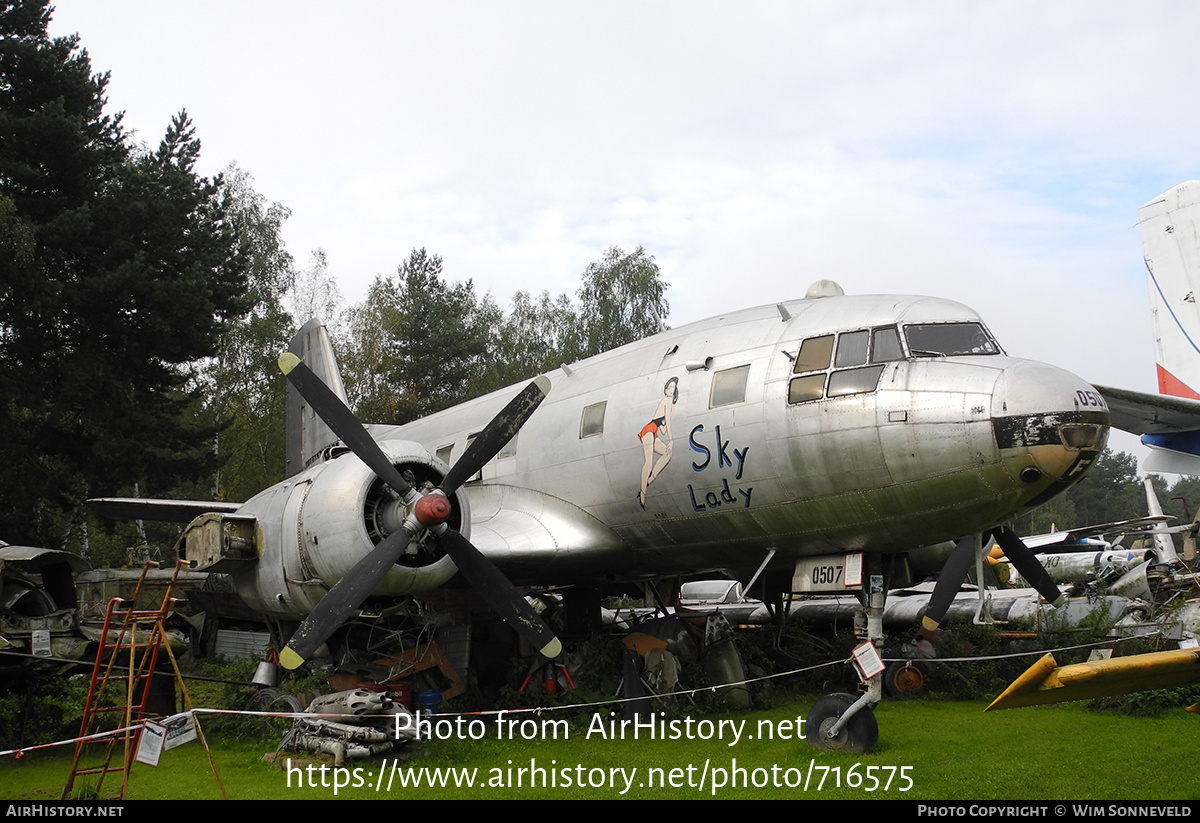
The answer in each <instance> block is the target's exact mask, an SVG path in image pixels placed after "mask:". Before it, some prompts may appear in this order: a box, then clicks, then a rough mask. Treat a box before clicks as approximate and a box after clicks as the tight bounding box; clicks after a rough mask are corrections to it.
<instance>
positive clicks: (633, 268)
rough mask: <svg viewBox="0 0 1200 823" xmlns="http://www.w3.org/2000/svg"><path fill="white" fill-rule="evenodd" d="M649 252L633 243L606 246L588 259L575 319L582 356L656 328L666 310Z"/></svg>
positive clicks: (659, 278)
mask: <svg viewBox="0 0 1200 823" xmlns="http://www.w3.org/2000/svg"><path fill="white" fill-rule="evenodd" d="M668 285H669V284H668V283H664V282H663V280H662V275H661V273H660V271H659V269H658V264H657V263H655V262H654V256H653V255H650V254H647V253H646V250H645V249H643V248H642V247H641V246H638V247H637V248H636V249H635V250H634V251H633V252H631V253H626V252H625V251H623V250H622V249H619V248H617V247H616V246H611V247H609V248H608V249H607V250H606V251H605V252H604V257H602V258H601V259H599V260H595V261H593V262H591V263H589V264H588V267H587V269H586V270H585V271H584V273H583V284H582V285H581V286H580V287H579V320H580V324H581V326H582V335H583V351H582V352H581V353H580V356H582V357H587V356H590V355H593V354H599V353H600V352H603V351H608V350H609V349H615V348H617V347H618V346H623V345H625V344H626V343H632V342H633V341H634V340H640V339H642V338H643V337H646V336H648V335H651V334H654V333H655V332H657V331H659V329H660V328H661V325H662V323H663V322H664V321H665V320H666V317H667V314H668V313H669V312H670V306H669V305H668V304H667V299H666V296H665V295H666V291H667V287H668Z"/></svg>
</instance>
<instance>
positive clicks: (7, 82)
mask: <svg viewBox="0 0 1200 823" xmlns="http://www.w3.org/2000/svg"><path fill="white" fill-rule="evenodd" d="M49 20H50V9H49V7H48V5H47V3H46V2H44V0H42V1H39V0H26V1H25V2H5V3H0V226H2V227H3V230H4V236H3V240H2V241H0V245H2V246H5V247H8V248H12V249H16V251H17V254H15V255H13V256H10V255H8V254H3V255H0V431H3V438H2V439H0V536H2V537H3V538H4V539H7V540H8V541H10V542H25V543H31V544H35V545H37V544H40V545H50V546H58V545H62V543H63V535H64V530H65V529H66V527H67V525H68V524H69V523H70V522H71V520H72V519H73V518H74V517H77V516H78V513H79V510H80V503H81V501H82V500H83V499H84V498H85V497H86V496H88V495H90V494H100V493H115V492H117V491H118V490H120V489H122V488H124V489H130V488H132V486H133V484H134V483H137V484H139V488H140V489H141V490H142V491H143V492H146V493H150V494H154V493H156V492H162V491H164V490H165V489H167V488H169V487H170V486H172V485H174V484H175V483H176V482H177V481H178V480H179V479H181V478H183V477H188V476H196V475H199V474H202V473H204V472H206V471H209V470H211V468H212V466H213V463H214V461H215V456H214V454H213V452H212V449H211V446H210V440H211V437H212V435H213V434H214V427H213V426H212V425H211V424H204V423H202V422H200V421H201V418H200V417H199V416H198V415H197V414H196V410H197V405H198V402H199V395H198V389H197V383H196V381H195V379H194V366H193V364H194V363H196V362H197V361H199V360H201V359H202V358H207V357H212V356H213V355H214V354H215V353H216V350H217V349H216V347H217V341H218V338H219V333H220V331H221V328H222V326H223V324H225V323H228V322H230V321H231V320H233V319H234V318H236V317H238V316H240V314H241V313H243V312H244V311H245V309H246V307H247V304H248V301H247V298H246V296H245V292H246V273H245V267H244V264H243V254H242V251H241V239H240V238H239V236H238V234H237V232H236V231H235V229H234V227H233V226H232V225H231V223H230V222H229V221H227V220H226V219H225V214H224V212H223V210H222V202H221V199H220V196H219V193H220V187H219V181H211V180H207V179H204V178H202V177H200V176H198V175H197V174H196V171H195V162H196V158H197V156H198V154H199V150H200V143H199V141H198V140H197V139H196V137H195V132H194V129H193V128H192V125H191V122H190V120H189V119H188V118H187V115H186V113H181V114H180V115H179V116H178V117H176V118H175V120H174V121H173V122H172V124H171V126H170V128H169V129H168V131H167V134H166V136H165V137H164V139H163V141H162V143H161V144H160V145H159V147H158V149H157V150H156V151H152V152H134V151H133V150H131V149H130V147H129V145H128V143H127V141H126V138H125V136H124V134H123V133H122V130H121V126H120V121H121V118H120V116H119V115H118V116H108V115H105V114H104V105H105V98H104V89H105V84H106V83H107V80H108V76H107V75H105V74H100V75H96V74H93V73H92V69H91V64H90V61H89V59H88V56H87V52H86V51H84V50H82V49H81V48H79V44H78V40H77V38H75V37H65V38H57V39H51V38H50V37H49V35H48V33H47V25H48V23H49Z"/></svg>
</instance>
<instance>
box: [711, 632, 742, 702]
mask: <svg viewBox="0 0 1200 823" xmlns="http://www.w3.org/2000/svg"><path fill="white" fill-rule="evenodd" d="M704 671H705V673H706V674H707V675H708V680H709V682H710V683H713V684H714V685H725V684H728V683H743V684H744V682H745V680H746V670H745V669H744V668H743V666H742V658H741V655H739V654H738V650H737V646H736V645H735V644H734V641H733V638H731V637H729V638H726V639H724V640H718V641H717V642H716V643H713V644H712V645H710V646H708V647H707V648H705V650H704ZM719 694H720V696H721V698H722V700H723V701H724V703H725V704H726V705H727V706H728V707H729V708H731V709H745V708H748V707H749V706H750V703H751V699H750V690H749V689H747V688H746V686H745V685H740V686H734V687H732V688H728V689H721V690H720V692H719Z"/></svg>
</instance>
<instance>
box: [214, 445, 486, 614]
mask: <svg viewBox="0 0 1200 823" xmlns="http://www.w3.org/2000/svg"><path fill="white" fill-rule="evenodd" d="M379 446H380V448H381V449H382V450H383V452H384V454H385V455H386V456H387V458H388V459H389V460H390V461H391V462H392V463H393V464H394V465H395V466H396V468H397V469H399V470H400V471H401V472H402V473H404V472H411V474H412V476H413V486H414V487H416V488H418V489H422V488H425V487H426V484H427V483H428V484H429V485H430V486H436V485H437V484H438V483H439V482H440V481H441V479H442V477H443V476H445V474H446V472H447V471H448V470H449V467H448V466H447V465H446V464H445V463H443V462H442V461H441V460H439V459H438V458H437V457H436V456H434V455H432V454H430V453H429V451H428V450H427V449H425V448H424V447H422V446H421V445H419V444H417V443H412V442H409V441H401V440H389V441H381V442H380V443H379ZM448 502H449V504H450V509H451V510H450V514H449V517H448V519H447V520H446V523H447V525H449V526H450V528H452V529H455V530H457V531H459V532H461V533H463V535H464V536H468V537H469V532H470V523H471V517H470V508H469V504H468V502H467V498H466V495H465V494H460V493H455V494H453V495H451V496H450V497H449V498H448ZM246 514H250V515H253V516H254V517H255V519H256V520H257V523H258V527H259V528H258V530H257V532H258V534H257V536H256V538H257V540H256V542H257V543H258V547H257V548H258V555H259V559H258V562H257V563H256V564H255V566H256V568H255V569H254V572H253V573H250V574H239V575H236V576H235V578H234V582H235V585H236V586H237V588H238V594H239V595H241V597H242V598H243V599H244V600H246V601H247V602H248V603H249V604H250V605H251V606H252V607H253V608H256V609H259V610H262V611H266V612H269V613H272V614H276V615H279V616H283V617H302V616H304V615H306V614H308V612H309V611H311V610H312V608H313V607H314V606H315V605H316V603H318V602H319V601H320V600H321V598H322V597H324V595H325V593H326V592H327V591H328V590H329V589H330V588H331V587H332V586H333V585H334V584H335V583H337V581H338V580H340V579H341V578H342V577H343V576H345V575H346V574H347V573H349V571H350V570H351V569H353V568H354V565H355V564H356V563H358V562H359V560H361V559H362V558H363V557H364V556H365V555H366V554H368V553H369V552H370V551H371V550H372V549H373V548H374V547H375V546H376V545H378V543H379V542H380V541H382V540H383V539H384V538H385V537H386V536H387V535H389V534H391V533H392V532H394V531H396V530H397V529H399V528H400V526H401V524H403V523H404V521H405V518H407V517H408V515H409V511H408V509H407V507H405V506H404V505H403V504H402V503H401V501H400V500H399V499H398V498H397V496H396V494H395V493H394V492H393V491H392V490H391V489H390V488H388V487H387V485H386V484H385V483H384V482H383V481H382V480H380V479H379V478H378V477H377V476H376V475H375V474H374V472H372V471H371V470H370V469H369V468H367V466H366V465H365V464H364V463H363V462H362V461H361V460H359V459H358V458H357V457H355V456H354V455H353V454H352V453H350V452H349V451H345V452H341V453H337V452H335V453H334V454H333V455H332V456H331V457H330V458H329V459H328V460H326V461H324V462H322V463H318V464H316V465H314V466H312V467H310V468H309V469H307V470H305V471H304V472H301V473H300V474H298V475H296V476H295V477H293V478H291V479H290V480H288V481H286V482H285V483H283V484H280V485H279V486H274V487H272V488H271V489H268V490H267V491H265V492H263V493H262V494H260V495H258V496H256V497H254V498H252V499H251V500H249V501H248V502H247V503H246V505H245V506H243V507H242V509H241V510H239V512H238V515H239V516H240V515H246ZM457 571H458V569H457V567H456V566H455V565H454V563H453V561H451V560H450V558H449V557H448V556H446V555H444V554H443V553H442V552H441V551H440V550H439V548H438V546H437V544H436V542H435V541H433V540H432V539H429V536H428V535H427V534H421V535H418V537H417V539H415V540H414V541H412V542H410V543H409V546H408V548H407V549H406V551H405V552H404V553H403V554H402V555H401V557H400V559H399V561H397V563H396V564H395V565H394V566H393V567H392V568H391V570H389V571H388V573H387V575H386V576H385V577H384V578H383V580H382V581H381V582H380V584H379V585H378V586H377V587H376V588H375V589H374V591H373V592H372V596H376V597H387V596H402V595H410V594H418V593H420V592H423V591H428V590H430V589H434V588H437V587H438V586H441V585H443V584H445V583H446V582H447V581H448V580H450V578H451V577H453V576H454V575H455V574H456V573H457Z"/></svg>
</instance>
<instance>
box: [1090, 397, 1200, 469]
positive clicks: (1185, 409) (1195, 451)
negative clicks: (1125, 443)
mask: <svg viewBox="0 0 1200 823" xmlns="http://www.w3.org/2000/svg"><path fill="white" fill-rule="evenodd" d="M1096 388H1097V389H1098V390H1099V391H1100V393H1101V394H1102V395H1104V399H1105V401H1107V402H1108V408H1109V411H1110V413H1111V415H1112V425H1114V426H1116V427H1117V428H1118V429H1122V430H1124V431H1127V432H1132V433H1133V434H1140V435H1141V436H1142V443H1143V445H1146V446H1149V447H1150V449H1151V453H1150V456H1149V457H1148V458H1146V459H1145V460H1143V461H1142V469H1143V470H1145V471H1152V472H1165V473H1167V474H1200V400H1191V399H1189V398H1186V397H1175V396H1173V395H1166V394H1146V393H1144V392H1136V391H1129V390H1128V389H1114V388H1111V387H1109V386H1096Z"/></svg>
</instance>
